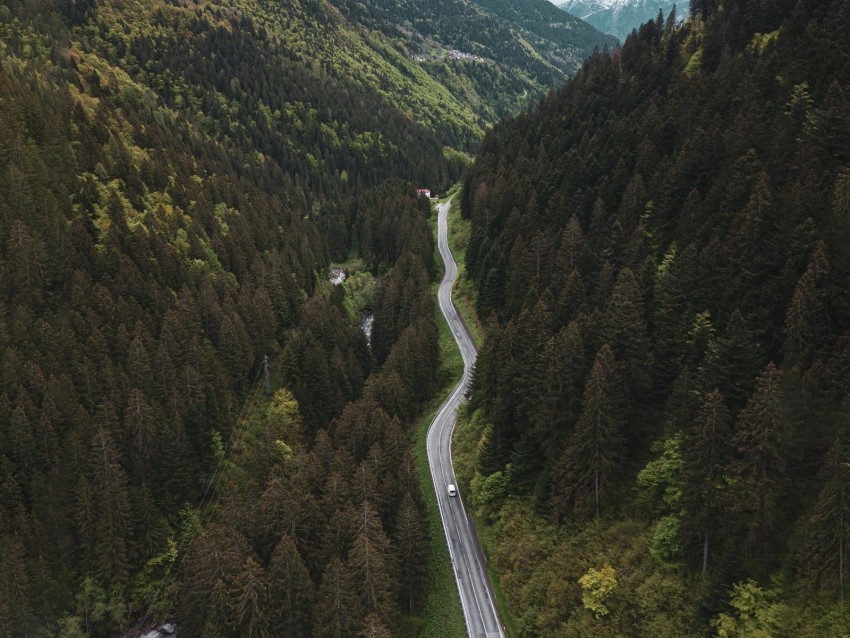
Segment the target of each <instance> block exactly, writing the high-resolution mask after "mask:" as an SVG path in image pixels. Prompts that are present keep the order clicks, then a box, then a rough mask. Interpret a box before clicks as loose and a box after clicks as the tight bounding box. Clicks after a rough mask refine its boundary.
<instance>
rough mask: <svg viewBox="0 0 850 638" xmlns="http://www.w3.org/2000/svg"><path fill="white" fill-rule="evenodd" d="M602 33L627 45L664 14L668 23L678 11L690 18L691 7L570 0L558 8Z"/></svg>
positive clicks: (639, 0) (635, 0)
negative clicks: (641, 28) (636, 31)
mask: <svg viewBox="0 0 850 638" xmlns="http://www.w3.org/2000/svg"><path fill="white" fill-rule="evenodd" d="M558 6H559V7H560V8H561V9H562V10H564V11H566V12H567V13H569V14H571V15H574V16H576V17H578V18H581V19H582V20H585V21H586V22H588V23H589V24H592V25H593V26H594V27H596V28H597V29H599V30H600V31H602V32H603V33H610V34H611V35H614V36H616V37H617V38H619V40H620V42H625V41H626V38H627V37H628V36H629V34H630V33H631V32H632V29H637V28H638V27H639V26H640V25H642V24H643V23H644V22H646V21H647V20H654V19H655V18H657V17H658V12H659V11H660V12H661V14H662V16H663V17H664V19H665V20H666V19H667V16H669V15H670V11H672V10H673V8H674V7H675V8H676V14H677V16H678V18H679V19H680V20H681V19H682V18H684V17H687V12H688V5H687V3H682V2H678V3H676V2H672V1H671V0H567V2H564V3H563V4H559V5H558Z"/></svg>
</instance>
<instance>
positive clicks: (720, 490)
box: [682, 388, 733, 572]
mask: <svg viewBox="0 0 850 638" xmlns="http://www.w3.org/2000/svg"><path fill="white" fill-rule="evenodd" d="M731 424H732V422H731V418H730V416H729V410H728V409H727V408H726V404H725V403H724V401H723V396H722V395H721V394H720V391H719V390H717V389H716V388H715V389H714V390H712V391H711V392H710V393H709V394H708V396H707V397H706V399H705V402H704V403H703V405H702V407H701V408H700V410H699V412H698V413H697V415H696V419H695V423H694V429H693V432H691V434H690V435H689V436H688V437H687V438H686V439H685V448H684V451H683V461H684V465H683V471H682V505H683V508H684V510H685V513H686V516H685V522H686V525H687V526H688V527H690V528H692V529H693V530H694V532H695V533H696V534H697V535H698V537H699V541H700V543H701V546H702V571H703V572H705V571H706V570H707V569H708V562H709V560H708V559H709V550H710V547H711V543H713V542H718V541H719V538H718V536H719V534H717V532H719V531H721V530H722V520H723V503H724V500H723V499H724V495H725V489H726V487H725V484H724V481H725V475H724V472H725V470H726V468H727V467H728V465H729V462H730V460H731V458H732V451H733V450H732V446H731V441H730V438H731V429H732V428H731Z"/></svg>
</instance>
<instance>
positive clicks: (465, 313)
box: [441, 188, 519, 638]
mask: <svg viewBox="0 0 850 638" xmlns="http://www.w3.org/2000/svg"><path fill="white" fill-rule="evenodd" d="M452 195H455V196H458V195H459V188H455V189H453V190H452V191H450V192H449V194H448V196H452ZM441 201H445V200H441ZM448 230H449V236H448V240H449V248H450V249H451V251H452V254H453V255H454V258H455V261H457V266H458V278H457V281H456V282H455V285H454V289H453V290H452V301H453V302H454V304H455V306H456V307H457V309H458V311H459V312H460V314H461V316H462V317H463V320H464V322H466V325H467V327H468V328H469V332H470V333H471V334H472V338H473V340H474V341H475V345H476V347H480V346H481V341H482V339H483V334H484V331H483V326H482V324H481V321H480V320H479V319H478V313H477V312H476V310H475V300H476V292H477V291H476V290H475V288H474V287H473V285H472V282H470V281H469V280H468V279H467V277H466V249H467V246H468V245H469V238H470V235H471V234H472V221H471V220H468V219H462V218H461V215H460V197H459V196H458V197H456V198H455V201H454V202H453V205H452V207H451V208H450V209H449V215H448ZM477 438H478V437H477V433H476V432H474V429H473V428H472V427H471V424H470V423H469V417H468V415H467V412H466V411H465V410H463V409H462V410H460V411H459V413H458V421H457V426H456V428H455V435H454V439H455V446H454V453H453V456H454V457H455V458H454V459H453V460H454V462H455V471H456V472H457V474H458V481H459V483H460V484H461V485H463V486H464V489H465V490H466V493H467V494H472V491H471V490H470V487H469V482H470V481H471V480H472V476H471V475H469V471H467V468H466V467H465V466H464V464H463V463H462V462H461V463H458V459H457V456H458V450H459V449H464V448H466V447H469V446H474V445H475V444H476V443H477ZM471 505H472V504H471V503H470V508H469V510H470V511H471V513H472V516H473V519H474V521H475V527H476V530H477V532H478V537H479V540H480V541H481V546H482V548H483V550H484V554H485V556H487V557H488V561H487V565H486V569H487V574H488V575H489V577H490V583H491V584H492V586H493V593H494V594H495V596H496V608H497V609H498V611H499V619H500V620H501V622H502V625H503V626H504V628H505V634H506V636H507V637H508V638H511V637H512V636H518V635H519V631H518V629H517V622H516V620H515V619H514V617H513V615H512V614H511V613H510V610H509V608H508V604H507V601H506V600H505V596H504V593H503V592H502V586H501V582H500V580H499V574H498V572H496V570H495V569H494V567H493V563H492V562H490V561H489V556H491V555H492V551H493V548H494V547H495V546H496V541H495V539H494V538H492V534H493V528H492V527H491V526H489V525H488V524H487V521H486V520H484V519H483V518H482V517H481V516H479V515H478V513H477V512H476V511H475V507H474V506H471Z"/></svg>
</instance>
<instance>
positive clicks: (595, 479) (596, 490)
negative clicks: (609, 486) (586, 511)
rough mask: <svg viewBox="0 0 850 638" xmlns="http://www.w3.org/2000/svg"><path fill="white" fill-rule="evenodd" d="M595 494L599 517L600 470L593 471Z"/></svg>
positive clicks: (597, 515) (597, 516)
mask: <svg viewBox="0 0 850 638" xmlns="http://www.w3.org/2000/svg"><path fill="white" fill-rule="evenodd" d="M593 496H594V499H595V500H596V518H599V470H596V471H595V472H594V473H593Z"/></svg>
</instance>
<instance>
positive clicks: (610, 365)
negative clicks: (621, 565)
mask: <svg viewBox="0 0 850 638" xmlns="http://www.w3.org/2000/svg"><path fill="white" fill-rule="evenodd" d="M623 390H624V389H623V381H622V378H621V377H620V374H619V372H618V370H617V362H616V360H615V359H614V353H613V352H611V348H609V347H608V345H607V344H605V345H603V346H602V348H601V349H600V350H599V352H598V353H597V354H596V358H595V360H594V362H593V366H592V368H591V370H590V377H589V378H588V380H587V383H586V384H585V386H584V403H583V406H582V411H581V416H580V417H579V419H578V423H577V424H576V428H575V430H574V431H573V434H572V437H571V438H570V445H569V447H568V448H567V449H566V450H565V452H564V455H563V458H562V460H561V466H560V468H559V469H558V477H557V478H556V493H555V495H554V496H553V499H554V500H555V510H556V512H559V513H560V514H561V515H563V513H564V511H565V504H566V503H567V502H572V503H573V506H574V508H575V509H576V510H577V511H579V512H583V513H587V512H592V513H593V514H594V515H595V516H596V517H597V518H598V517H599V515H600V512H601V509H602V498H603V496H604V495H605V493H606V490H607V489H608V487H609V482H612V481H613V479H614V477H615V475H616V473H617V470H619V468H620V467H621V462H622V453H623V442H624V439H625V437H624V433H623V431H622V428H623V423H624V421H623V416H624V400H623Z"/></svg>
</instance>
